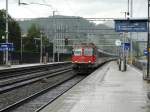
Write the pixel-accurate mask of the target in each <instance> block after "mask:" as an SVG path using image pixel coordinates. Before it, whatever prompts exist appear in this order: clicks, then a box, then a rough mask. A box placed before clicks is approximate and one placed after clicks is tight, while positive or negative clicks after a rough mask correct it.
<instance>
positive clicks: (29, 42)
mask: <svg viewBox="0 0 150 112" xmlns="http://www.w3.org/2000/svg"><path fill="white" fill-rule="evenodd" d="M40 37H41V32H40V27H39V26H38V25H37V24H31V26H30V28H29V29H28V32H27V37H26V38H25V50H26V51H31V52H39V51H40V42H41V40H40ZM42 40H43V47H44V48H46V47H47V46H49V40H48V38H47V37H46V36H45V35H44V34H42Z"/></svg>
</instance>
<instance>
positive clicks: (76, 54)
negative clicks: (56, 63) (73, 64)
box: [74, 49, 82, 56]
mask: <svg viewBox="0 0 150 112" xmlns="http://www.w3.org/2000/svg"><path fill="white" fill-rule="evenodd" d="M74 55H75V56H81V55H82V49H74Z"/></svg>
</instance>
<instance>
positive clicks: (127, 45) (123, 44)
mask: <svg viewBox="0 0 150 112" xmlns="http://www.w3.org/2000/svg"><path fill="white" fill-rule="evenodd" d="M121 46H122V48H123V47H124V50H129V49H130V43H128V42H125V43H122V45H121Z"/></svg>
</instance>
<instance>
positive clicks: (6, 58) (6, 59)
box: [5, 0, 8, 65]
mask: <svg viewBox="0 0 150 112" xmlns="http://www.w3.org/2000/svg"><path fill="white" fill-rule="evenodd" d="M5 33H6V44H7V43H8V0H6V32H5ZM5 56H6V57H5V61H6V65H8V49H6V55H5Z"/></svg>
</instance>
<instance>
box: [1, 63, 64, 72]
mask: <svg viewBox="0 0 150 112" xmlns="http://www.w3.org/2000/svg"><path fill="white" fill-rule="evenodd" d="M59 63H65V62H51V63H46V64H59ZM46 64H44V63H32V64H19V65H11V66H5V65H3V66H2V65H1V66H0V70H5V69H13V68H22V67H32V66H39V65H46Z"/></svg>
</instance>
